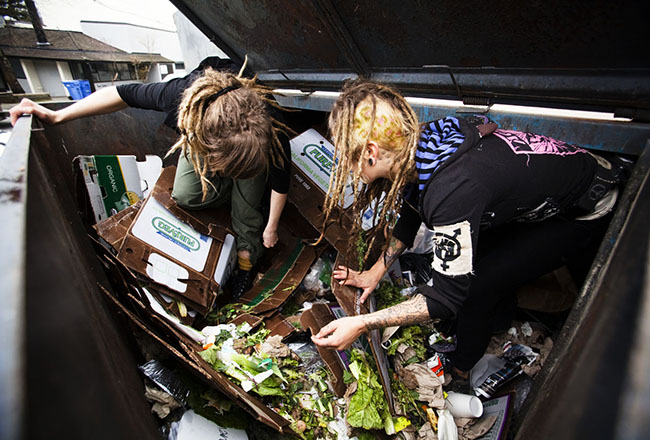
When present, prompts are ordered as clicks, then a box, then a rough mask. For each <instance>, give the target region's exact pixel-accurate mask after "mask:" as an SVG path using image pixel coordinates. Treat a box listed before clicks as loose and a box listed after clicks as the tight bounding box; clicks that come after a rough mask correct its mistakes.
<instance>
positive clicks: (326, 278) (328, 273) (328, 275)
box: [318, 259, 332, 289]
mask: <svg viewBox="0 0 650 440" xmlns="http://www.w3.org/2000/svg"><path fill="white" fill-rule="evenodd" d="M323 263H324V264H325V266H324V267H323V270H322V272H321V273H320V275H319V277H318V279H319V280H320V281H321V283H323V284H324V285H325V287H326V288H328V289H329V288H330V287H331V286H330V282H331V280H332V265H331V264H330V262H329V261H327V260H326V259H323Z"/></svg>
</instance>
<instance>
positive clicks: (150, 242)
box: [113, 167, 237, 314]
mask: <svg viewBox="0 0 650 440" xmlns="http://www.w3.org/2000/svg"><path fill="white" fill-rule="evenodd" d="M175 171H176V169H175V167H169V168H166V169H165V170H164V171H163V173H162V174H161V176H160V178H159V179H158V182H157V183H156V185H155V187H154V189H153V191H152V192H151V194H150V195H149V197H148V198H147V199H146V200H145V201H144V202H143V203H142V207H141V208H140V209H139V210H138V212H137V214H136V215H135V218H134V219H133V222H132V223H131V225H130V226H129V227H128V230H127V232H126V235H125V236H124V239H123V240H122V242H121V245H120V247H119V251H118V254H117V258H118V259H119V260H120V261H121V262H123V263H124V264H125V265H126V266H127V267H129V268H131V269H132V270H134V271H135V272H137V273H138V274H140V275H141V276H143V277H145V278H147V279H149V280H151V282H152V283H153V284H154V285H155V286H156V289H157V290H160V291H161V292H162V293H165V294H167V295H170V296H173V297H176V298H179V299H181V300H182V301H183V302H185V303H186V304H187V305H188V306H189V307H191V308H192V309H194V310H196V311H198V312H199V313H201V314H206V313H207V312H209V311H210V310H211V308H212V306H213V305H214V302H215V299H216V297H217V294H218V293H219V290H220V286H221V285H223V284H224V283H225V281H226V280H227V279H228V277H229V275H230V273H232V270H233V268H234V265H235V264H236V259H237V252H236V249H235V237H234V235H233V234H232V233H231V232H230V231H229V230H228V225H229V223H230V222H229V219H228V217H227V213H224V212H223V210H221V211H216V210H210V212H211V213H213V214H214V215H213V216H212V222H210V223H207V222H204V221H201V220H200V219H198V218H197V217H196V216H195V215H193V214H192V213H188V212H185V211H183V210H182V209H181V208H179V207H178V206H177V205H176V203H175V202H174V200H173V199H172V198H171V186H172V185H173V179H174V174H175ZM172 211H173V212H172ZM177 214H180V215H177ZM203 214H205V213H203ZM188 222H191V223H192V226H190V224H189V223H188ZM113 241H115V240H114V239H113Z"/></svg>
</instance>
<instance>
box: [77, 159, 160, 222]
mask: <svg viewBox="0 0 650 440" xmlns="http://www.w3.org/2000/svg"><path fill="white" fill-rule="evenodd" d="M73 166H74V167H75V168H76V169H77V170H79V172H80V176H81V179H83V182H84V185H85V189H86V192H87V197H88V202H89V203H90V207H91V209H92V213H93V215H94V219H95V223H99V222H100V221H102V220H106V219H107V218H108V217H110V216H111V215H114V214H117V213H118V212H119V211H122V210H123V209H125V208H128V207H129V206H131V205H134V204H135V203H137V202H138V201H139V200H143V199H144V198H145V197H147V195H148V193H149V191H150V189H151V188H152V187H153V184H154V183H155V182H156V180H157V179H158V176H159V175H160V172H161V170H162V160H161V159H160V157H158V156H153V155H152V156H149V155H148V156H146V160H145V161H143V162H138V161H136V158H135V156H115V155H96V156H77V157H75V158H74V161H73Z"/></svg>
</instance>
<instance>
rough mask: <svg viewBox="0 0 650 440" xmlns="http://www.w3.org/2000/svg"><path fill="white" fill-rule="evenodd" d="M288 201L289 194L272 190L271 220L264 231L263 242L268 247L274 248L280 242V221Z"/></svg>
mask: <svg viewBox="0 0 650 440" xmlns="http://www.w3.org/2000/svg"><path fill="white" fill-rule="evenodd" d="M286 203H287V195H286V194H282V193H279V192H276V191H275V190H271V202H270V205H269V220H268V221H267V222H266V228H264V232H263V233H262V243H263V244H264V247H266V248H272V247H273V246H275V245H276V243H277V242H278V223H280V215H282V210H283V209H284V205H285V204H286Z"/></svg>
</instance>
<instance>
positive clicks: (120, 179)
mask: <svg viewBox="0 0 650 440" xmlns="http://www.w3.org/2000/svg"><path fill="white" fill-rule="evenodd" d="M94 158H95V168H96V170H97V181H98V183H99V186H100V189H101V191H102V197H103V203H104V208H105V210H106V213H107V214H108V215H109V216H110V215H113V214H117V212H118V211H121V210H123V209H124V208H128V207H129V206H131V205H133V204H135V203H136V202H137V201H138V200H140V199H141V198H142V187H141V185H140V174H139V173H138V166H137V165H136V160H135V156H94Z"/></svg>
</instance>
